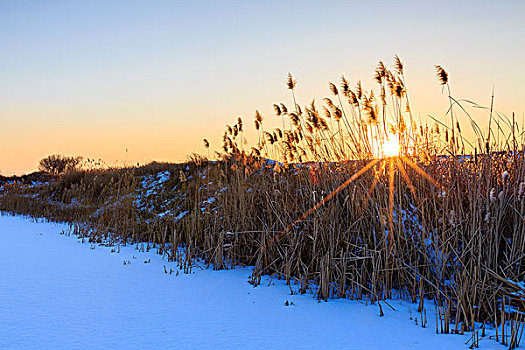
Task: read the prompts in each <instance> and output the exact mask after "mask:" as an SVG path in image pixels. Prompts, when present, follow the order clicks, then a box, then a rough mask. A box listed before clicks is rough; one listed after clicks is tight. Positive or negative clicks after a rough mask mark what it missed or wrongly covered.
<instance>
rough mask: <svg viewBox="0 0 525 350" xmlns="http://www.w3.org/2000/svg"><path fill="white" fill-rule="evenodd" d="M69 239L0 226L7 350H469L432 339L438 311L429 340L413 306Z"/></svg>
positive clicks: (37, 229) (453, 339) (46, 230)
mask: <svg viewBox="0 0 525 350" xmlns="http://www.w3.org/2000/svg"><path fill="white" fill-rule="evenodd" d="M65 228H66V227H65V226H64V225H57V224H50V223H34V222H31V221H30V220H29V219H24V218H20V217H10V216H0V244H1V247H2V251H1V253H0V349H117V348H118V349H245V348H250V349H378V348H381V349H468V346H467V345H465V342H466V341H467V340H468V337H467V336H459V335H436V334H435V328H434V327H435V326H434V322H435V321H434V314H433V307H432V306H431V305H429V309H432V310H429V312H428V314H427V318H428V320H429V324H428V326H427V328H425V329H423V328H421V327H420V326H416V325H415V324H414V321H413V320H412V321H411V320H410V314H411V313H412V314H413V315H414V316H415V315H416V314H417V312H416V306H415V305H412V304H408V303H404V302H400V301H392V302H391V304H392V305H393V306H394V307H395V308H396V310H397V311H392V310H391V309H390V308H388V307H387V306H386V305H384V306H383V310H384V312H385V316H384V317H379V315H378V308H377V306H375V305H374V306H365V305H363V304H361V303H359V302H355V301H348V300H330V301H329V302H320V303H319V302H317V301H316V300H315V299H314V298H312V295H308V294H307V295H302V296H301V295H290V290H289V288H288V287H287V286H285V285H284V283H282V282H281V281H277V280H273V281H272V283H271V284H272V285H271V286H269V287H268V286H267V285H268V282H269V281H266V283H263V285H261V286H258V287H256V288H254V287H253V286H251V285H250V284H249V283H247V280H248V276H249V275H250V270H249V269H247V268H238V269H235V270H229V271H213V270H201V269H196V270H195V271H194V273H192V274H189V275H185V274H183V273H182V272H181V273H180V274H179V275H178V276H177V275H176V273H173V274H171V275H170V274H165V273H164V267H163V265H166V267H167V268H168V271H169V269H170V268H172V269H173V270H175V271H176V266H175V264H174V263H168V262H166V261H165V260H162V258H161V256H158V255H155V254H154V253H153V251H151V252H149V253H139V252H138V251H137V250H135V249H134V247H122V248H121V249H120V253H118V252H111V248H108V247H101V246H96V247H95V249H91V248H92V247H93V246H92V245H91V244H89V243H85V244H82V243H80V242H78V240H77V238H76V237H73V236H65V235H60V232H61V231H62V230H63V229H65ZM149 259H151V262H149V263H145V261H148V260H149ZM128 260H129V261H131V264H125V265H124V263H123V262H124V261H128ZM286 301H288V302H290V303H291V302H293V305H291V304H290V305H289V306H286V305H285V303H286ZM481 348H482V349H503V347H502V346H501V345H499V344H498V343H496V342H495V341H493V340H488V339H484V340H482V341H481Z"/></svg>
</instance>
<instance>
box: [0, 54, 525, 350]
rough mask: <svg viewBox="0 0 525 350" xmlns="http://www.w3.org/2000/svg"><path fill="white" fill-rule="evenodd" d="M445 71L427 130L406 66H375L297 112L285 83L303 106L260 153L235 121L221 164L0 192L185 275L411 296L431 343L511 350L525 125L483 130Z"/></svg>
mask: <svg viewBox="0 0 525 350" xmlns="http://www.w3.org/2000/svg"><path fill="white" fill-rule="evenodd" d="M435 68H436V73H437V78H438V83H439V84H441V85H442V86H443V88H444V92H445V93H447V95H448V97H449V101H450V105H449V106H448V111H447V113H446V115H445V116H444V117H443V118H433V117H431V119H430V120H431V122H430V123H425V124H421V123H419V124H418V123H416V121H415V118H414V117H413V116H412V113H411V107H410V102H409V96H408V92H407V88H406V82H405V76H404V69H405V68H404V65H403V63H402V61H401V60H400V59H399V58H398V57H397V56H396V57H395V59H394V65H393V69H392V70H390V69H388V68H387V67H386V66H385V64H383V63H382V62H380V63H379V64H378V65H377V69H376V72H375V75H374V80H375V82H376V83H377V86H376V90H375V91H376V92H374V90H368V91H366V90H365V89H364V87H363V85H362V84H361V82H357V83H355V86H354V87H351V86H350V83H349V81H348V80H347V79H346V78H344V77H342V78H341V81H340V82H339V84H337V85H336V84H334V83H329V86H328V87H329V91H330V93H331V97H330V98H326V99H325V100H324V101H323V104H322V105H317V104H316V103H315V101H312V102H311V103H310V104H308V105H307V106H302V105H300V104H299V103H298V101H297V100H296V96H295V91H296V89H297V88H298V83H297V81H295V80H294V78H293V76H292V75H289V76H288V79H287V80H286V88H287V89H289V90H290V102H291V103H292V105H291V106H292V107H289V106H287V105H286V104H285V103H279V104H275V105H274V111H275V117H277V118H280V119H281V122H282V128H273V129H270V128H268V127H266V124H265V119H264V117H263V116H262V115H261V114H260V113H259V112H257V111H256V112H255V116H254V125H255V129H256V135H257V136H256V137H257V140H256V142H255V143H254V144H253V146H251V147H250V146H247V141H246V140H245V128H246V126H245V124H244V122H243V120H242V119H241V118H238V119H237V121H236V122H235V124H233V125H229V126H227V127H226V130H225V132H224V134H223V145H222V150H221V151H220V152H217V153H216V157H217V160H216V161H211V160H210V159H209V157H204V156H193V158H192V159H191V160H190V161H189V162H187V163H185V164H178V165H172V164H151V165H149V166H145V167H140V168H128V169H113V170H101V169H92V170H88V171H78V172H72V173H68V174H66V175H64V176H62V177H61V178H59V179H57V180H56V181H51V182H47V183H45V184H42V185H39V186H25V185H4V186H3V187H2V190H1V197H0V209H2V210H4V211H8V212H13V213H21V214H27V215H32V216H36V217H45V218H47V219H50V220H57V221H66V222H70V223H71V224H72V230H73V231H74V232H75V233H78V234H81V235H83V236H85V237H87V239H89V240H91V241H92V242H99V243H101V242H107V241H108V240H110V242H111V243H112V244H136V245H137V249H151V248H154V249H157V251H158V252H159V253H161V254H165V255H166V256H167V257H168V258H169V259H174V260H177V261H179V262H180V265H181V267H184V270H185V271H186V272H189V271H191V269H192V267H193V266H194V264H195V260H193V259H194V258H201V259H203V261H204V262H205V263H206V264H208V265H209V266H213V268H216V269H223V268H231V267H233V266H236V265H250V266H254V268H253V274H252V276H251V278H250V283H252V284H254V285H258V284H260V283H262V279H261V277H262V276H263V275H271V276H273V277H275V278H280V279H285V280H286V282H287V284H289V285H290V291H291V293H307V292H311V293H313V294H314V295H315V296H316V297H317V298H319V299H320V300H327V299H329V298H349V299H358V300H363V299H364V300H367V302H368V301H369V302H371V303H378V305H379V307H380V308H382V307H384V305H385V302H384V301H385V300H387V299H389V298H392V297H402V298H406V299H408V300H411V301H412V302H414V303H418V313H419V316H418V317H417V318H416V322H419V324H420V325H421V326H423V327H425V326H426V325H427V323H428V320H427V318H426V310H427V309H429V308H431V309H435V311H436V320H435V324H436V332H438V333H457V334H460V333H461V334H463V333H464V332H472V338H471V342H470V344H471V346H472V347H477V346H478V345H479V339H480V338H482V337H484V336H485V335H486V327H496V329H497V332H496V337H495V338H496V340H498V341H500V342H502V343H503V344H505V345H507V346H509V348H510V349H512V348H515V347H517V346H519V344H520V341H521V336H522V333H523V325H524V323H523V312H524V311H525V284H523V282H521V281H523V279H524V273H525V260H524V257H525V253H524V252H525V227H524V215H525V203H524V197H525V161H524V158H523V152H524V149H523V145H524V144H525V143H524V139H523V135H524V133H523V127H522V126H519V125H518V123H517V122H516V120H515V117H514V114H513V115H512V116H511V117H507V116H505V115H503V114H500V113H497V112H496V111H495V110H494V109H493V107H492V106H491V107H490V108H486V109H485V112H486V113H487V115H488V116H489V123H488V125H482V126H480V125H478V124H477V123H476V122H475V120H474V119H473V118H472V117H471V114H469V112H468V106H467V105H471V106H472V105H473V104H472V103H471V102H465V101H463V102H462V101H459V100H457V99H455V98H454V97H453V96H452V95H451V92H450V91H451V89H450V85H449V76H448V74H447V72H446V71H445V69H444V68H442V67H440V66H436V67H435ZM474 107H479V106H477V105H474ZM460 120H468V121H469V124H470V125H469V127H470V128H471V129H472V130H473V134H474V135H475V137H474V139H470V140H469V139H467V138H465V137H464V136H463V133H464V132H463V130H462V126H461V125H460V122H459V121H460ZM394 141H395V142H394ZM392 142H394V144H395V145H399V146H395V147H399V150H397V149H394V151H395V152H394V154H391V153H390V152H391V149H390V148H391V147H392V145H391V144H392ZM204 146H205V148H208V147H209V142H208V141H207V140H204ZM206 152H207V153H209V152H208V151H206ZM364 170H366V171H364ZM161 172H165V173H166V174H168V175H167V176H166V178H165V181H163V182H162V183H161V184H159V186H157V191H156V192H155V193H154V194H148V193H149V192H148V189H147V188H148V185H147V183H146V182H145V180H144V179H145V178H147V177H148V176H149V177H150V178H154V177H155V176H157V175H156V174H159V173H161ZM357 175H359V176H357ZM144 203H146V204H144ZM165 213H167V214H165ZM142 242H145V244H146V247H145V248H144V245H143V243H142ZM139 244H140V245H139ZM381 305H383V306H381Z"/></svg>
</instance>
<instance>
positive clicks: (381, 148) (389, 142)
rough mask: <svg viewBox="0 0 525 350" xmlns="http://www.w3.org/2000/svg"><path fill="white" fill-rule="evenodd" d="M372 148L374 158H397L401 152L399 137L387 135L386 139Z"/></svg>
mask: <svg viewBox="0 0 525 350" xmlns="http://www.w3.org/2000/svg"><path fill="white" fill-rule="evenodd" d="M374 148H375V150H374V156H375V157H377V158H390V157H399V154H400V151H401V146H400V144H399V137H398V136H397V135H395V134H391V133H388V135H387V137H386V139H384V140H383V141H382V142H380V143H378V144H377V146H376V147H374Z"/></svg>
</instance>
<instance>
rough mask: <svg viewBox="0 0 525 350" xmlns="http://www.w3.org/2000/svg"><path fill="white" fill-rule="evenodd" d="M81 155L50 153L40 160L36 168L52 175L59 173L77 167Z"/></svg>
mask: <svg viewBox="0 0 525 350" xmlns="http://www.w3.org/2000/svg"><path fill="white" fill-rule="evenodd" d="M81 161H82V157H66V156H63V155H60V154H52V155H50V156H47V157H46V158H44V159H42V160H40V163H39V165H38V169H40V170H41V171H45V172H47V173H50V174H53V175H60V174H63V173H66V172H69V171H72V170H75V169H77V167H78V166H79V164H80V162H81Z"/></svg>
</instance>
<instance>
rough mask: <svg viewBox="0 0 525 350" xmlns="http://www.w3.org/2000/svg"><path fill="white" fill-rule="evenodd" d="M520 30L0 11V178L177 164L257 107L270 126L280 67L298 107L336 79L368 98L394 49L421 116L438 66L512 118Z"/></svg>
mask: <svg viewBox="0 0 525 350" xmlns="http://www.w3.org/2000/svg"><path fill="white" fill-rule="evenodd" d="M524 20H525V2H524V1H413V2H412V1H411V2H408V1H393V2H390V1H384V2H382V1H374V2H369V1H360V2H357V1H323V2H314V1H304V0H303V1H260V2H255V1H226V0H224V1H132V0H127V1H85V2H83V1H23V0H17V1H0V47H1V48H0V174H2V175H9V174H13V173H17V174H19V173H23V172H29V171H33V170H35V169H36V167H37V164H38V160H39V159H41V158H43V157H44V156H46V155H48V154H52V153H62V154H67V155H82V156H84V157H90V158H102V159H104V160H105V161H106V163H107V164H110V165H114V164H119V165H122V164H124V163H127V164H133V163H136V162H140V163H145V162H149V161H152V160H158V161H181V160H185V159H186V157H187V156H188V155H189V154H190V153H192V152H204V150H203V147H202V138H204V137H205V138H208V139H209V140H210V143H211V147H212V148H218V147H220V137H221V134H222V131H223V128H224V125H225V124H227V123H233V122H234V121H235V120H236V118H237V117H238V116H243V117H244V119H245V124H246V125H248V126H249V127H250V128H253V127H252V126H253V122H252V120H253V115H254V110H255V109H259V110H260V111H261V112H262V114H263V116H265V123H267V122H268V123H269V124H271V123H275V125H279V124H278V123H279V122H280V121H279V120H277V118H275V117H274V116H273V111H272V104H273V103H275V102H285V103H287V104H288V105H290V104H292V103H291V102H290V96H289V92H288V91H287V90H286V89H285V87H284V81H285V78H286V74H287V73H288V72H292V73H293V74H294V76H295V78H296V79H297V80H298V86H297V88H298V91H297V95H298V99H299V102H300V103H301V104H307V103H309V102H310V101H311V100H312V98H316V99H317V100H321V99H322V98H323V97H326V96H328V95H329V90H328V81H338V80H339V77H340V76H341V75H342V74H344V75H345V76H346V77H347V78H349V79H350V80H351V83H352V84H355V82H356V81H357V80H362V81H363V84H364V87H365V89H367V90H368V89H370V88H372V87H373V88H375V83H373V81H372V76H373V72H374V68H375V66H376V64H377V62H378V61H379V60H383V61H384V62H385V63H386V64H387V65H388V66H391V63H392V57H393V56H394V54H398V55H399V56H400V57H401V59H402V60H403V61H404V62H405V66H406V77H407V85H408V89H409V93H410V97H411V103H412V110H413V112H414V113H415V114H416V115H421V117H422V118H423V119H424V118H425V116H426V115H427V114H428V113H430V114H432V115H435V116H438V117H440V116H443V114H444V113H445V111H446V109H447V102H448V101H447V97H446V96H445V95H443V94H442V93H441V87H440V85H439V83H438V82H437V80H436V78H435V71H434V65H435V64H440V65H442V66H443V67H445V69H446V70H447V71H448V72H449V74H450V83H451V88H452V93H453V95H454V96H455V97H457V98H465V99H470V100H474V101H476V102H478V103H479V104H482V105H485V106H488V105H490V95H491V92H492V88H493V86H494V88H495V95H496V97H495V107H496V109H498V110H500V111H502V112H504V113H507V114H509V113H511V112H516V113H517V116H518V117H519V120H521V118H522V116H523V112H524V111H525V87H524V83H523V82H524V81H525V70H524V68H523V64H524V62H525V45H524V39H523V38H525V23H524ZM479 118H480V119H479V122H480V124H481V125H484V119H483V118H485V116H484V115H480V116H479ZM126 149H127V150H128V151H127V152H126Z"/></svg>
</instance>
